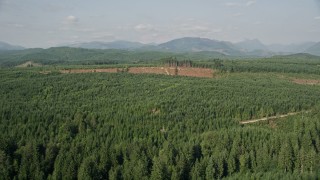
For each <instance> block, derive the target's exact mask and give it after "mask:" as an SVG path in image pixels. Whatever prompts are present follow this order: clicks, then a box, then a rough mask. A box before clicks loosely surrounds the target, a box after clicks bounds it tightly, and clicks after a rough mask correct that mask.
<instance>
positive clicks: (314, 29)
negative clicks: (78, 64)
mask: <svg viewBox="0 0 320 180" xmlns="http://www.w3.org/2000/svg"><path fill="white" fill-rule="evenodd" d="M125 2H126V1H109V2H107V1H85V0H77V1H76V0H69V1H61V0H57V1H55V2H51V1H49V0H29V1H23V0H0V41H5V42H8V43H10V44H15V45H21V46H24V47H27V48H32V47H44V48H46V47H52V46H57V45H61V44H70V43H76V42H90V41H102V42H111V41H116V40H125V41H134V42H141V43H147V44H148V43H163V42H166V41H169V40H172V39H176V38H182V37H201V38H209V39H215V40H219V41H230V42H239V41H242V40H245V39H258V40H260V41H261V42H262V43H264V44H293V43H302V42H308V41H313V42H319V41H320V1H319V0H305V1H302V0H283V1H281V2H278V1H275V0H270V1H263V0H234V1H226V0H201V2H200V1H195V0H186V1H174V2H172V1H168V0H164V1H161V2H160V1H154V0H153V1H152V0H140V1H138V2H134V3H132V2H130V3H125Z"/></svg>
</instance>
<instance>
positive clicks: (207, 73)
mask: <svg viewBox="0 0 320 180" xmlns="http://www.w3.org/2000/svg"><path fill="white" fill-rule="evenodd" d="M120 71H124V69H121V68H120V69H119V68H107V69H67V70H60V72H61V73H95V72H109V73H116V72H120ZM128 72H129V73H132V74H163V75H170V76H190V77H206V78H212V77H213V73H214V71H213V70H212V69H209V68H192V67H178V68H175V67H130V68H128Z"/></svg>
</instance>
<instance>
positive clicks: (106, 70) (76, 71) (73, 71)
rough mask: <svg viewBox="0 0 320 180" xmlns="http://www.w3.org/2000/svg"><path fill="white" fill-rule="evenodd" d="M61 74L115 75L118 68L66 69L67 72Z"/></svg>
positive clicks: (62, 71) (63, 71)
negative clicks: (105, 73) (104, 73)
mask: <svg viewBox="0 0 320 180" xmlns="http://www.w3.org/2000/svg"><path fill="white" fill-rule="evenodd" d="M60 72H61V73H64V74H67V73H95V72H109V73H116V72H118V68H107V69H68V70H60Z"/></svg>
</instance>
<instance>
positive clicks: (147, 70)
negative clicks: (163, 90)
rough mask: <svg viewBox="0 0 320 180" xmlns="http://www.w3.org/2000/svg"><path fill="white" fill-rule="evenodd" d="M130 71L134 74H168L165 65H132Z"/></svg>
mask: <svg viewBox="0 0 320 180" xmlns="http://www.w3.org/2000/svg"><path fill="white" fill-rule="evenodd" d="M128 72H129V73H133V74H167V75H170V74H168V73H167V72H166V69H165V68H164V67H131V68H129V71H128Z"/></svg>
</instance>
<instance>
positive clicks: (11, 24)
mask: <svg viewBox="0 0 320 180" xmlns="http://www.w3.org/2000/svg"><path fill="white" fill-rule="evenodd" d="M8 25H9V26H11V27H14V28H24V27H25V25H23V24H17V23H9V24H8Z"/></svg>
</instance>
